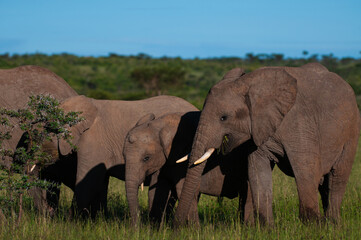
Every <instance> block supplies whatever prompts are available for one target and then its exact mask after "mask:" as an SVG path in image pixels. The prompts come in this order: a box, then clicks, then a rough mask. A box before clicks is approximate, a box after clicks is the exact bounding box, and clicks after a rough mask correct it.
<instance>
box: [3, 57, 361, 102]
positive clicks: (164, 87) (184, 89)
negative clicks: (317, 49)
mask: <svg viewBox="0 0 361 240" xmlns="http://www.w3.org/2000/svg"><path fill="white" fill-rule="evenodd" d="M309 62H320V63H322V64H324V65H325V66H326V67H327V68H328V69H329V70H330V71H333V72H336V73H337V74H339V75H340V76H341V77H342V78H344V79H345V80H346V81H347V82H349V83H350V85H351V86H352V87H353V89H354V90H355V92H356V94H357V95H359V96H360V97H358V99H359V101H360V103H361V58H359V59H354V58H342V59H338V58H335V57H334V56H333V55H332V54H329V55H323V56H318V55H317V54H309V53H308V52H307V51H304V53H303V57H302V58H285V57H284V56H283V55H282V54H269V55H268V54H258V55H254V54H252V53H249V54H246V56H245V57H244V58H238V57H227V58H209V59H198V58H195V59H181V58H169V57H162V58H152V57H150V56H148V55H146V54H138V55H136V56H121V55H117V54H109V56H106V57H78V56H75V55H70V54H60V55H51V56H48V55H44V54H30V55H27V54H26V55H12V56H10V55H8V54H3V55H0V68H13V67H17V66H21V65H39V66H43V67H45V68H48V69H50V70H51V71H53V72H55V73H56V74H58V75H59V76H61V77H62V78H64V79H65V80H66V81H67V82H68V83H69V84H70V86H72V87H73V88H74V89H75V90H76V91H77V92H78V93H79V94H83V95H86V96H88V97H93V98H97V99H124V100H135V99H143V98H147V97H150V96H153V95H156V94H170V95H175V96H179V97H182V98H184V99H186V100H187V101H189V102H191V103H193V104H194V105H195V106H197V107H198V108H201V107H202V105H203V101H204V98H205V96H206V95H207V93H208V90H209V88H210V87H211V86H213V85H214V84H215V83H216V82H218V81H219V80H220V79H221V78H222V76H223V75H224V74H225V73H226V72H227V71H229V70H230V69H232V68H235V67H242V68H244V69H245V71H246V72H250V71H253V70H255V69H257V68H259V67H262V66H301V65H303V64H306V63H309Z"/></svg>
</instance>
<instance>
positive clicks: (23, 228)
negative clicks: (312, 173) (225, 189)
mask: <svg viewBox="0 0 361 240" xmlns="http://www.w3.org/2000/svg"><path fill="white" fill-rule="evenodd" d="M360 150H361V144H359V149H358V153H357V155H356V159H355V163H354V166H353V169H352V173H351V177H350V180H349V184H348V186H347V190H346V194H345V197H344V200H343V204H342V209H341V221H340V223H339V224H337V225H336V224H332V223H327V222H326V223H323V224H316V223H308V224H304V223H302V222H301V221H300V220H299V218H298V198H297V191H296V185H295V182H294V179H293V178H290V177H287V176H286V175H284V174H283V173H281V172H280V171H279V170H278V169H277V168H276V169H275V170H274V173H273V185H274V201H273V209H274V219H275V226H274V227H273V228H262V227H260V226H259V225H256V226H245V225H243V224H241V223H240V222H239V220H238V216H237V206H238V200H237V199H233V200H229V199H226V198H225V199H224V200H223V202H222V203H221V204H220V203H218V201H217V199H216V198H214V197H209V196H205V195H203V196H202V197H201V200H200V203H199V214H200V219H201V227H200V228H198V229H192V228H187V227H185V228H181V229H179V230H174V229H172V227H171V225H170V224H165V225H164V226H163V227H162V228H161V229H159V230H158V229H154V228H153V227H152V226H151V224H149V222H148V219H147V189H145V190H144V191H143V192H140V205H141V214H142V218H141V219H142V225H141V227H139V228H138V229H133V228H132V227H131V226H130V223H129V214H128V206H127V201H126V197H125V188H124V182H122V181H118V180H116V179H113V178H112V179H111V181H110V186H109V197H108V202H109V215H110V216H109V217H108V218H105V217H102V216H100V217H99V218H98V219H96V220H95V221H81V220H71V219H69V218H68V209H69V207H70V204H71V198H72V192H71V191H70V190H69V189H67V188H66V187H62V188H63V189H62V190H63V191H62V196H61V201H60V209H59V214H58V216H57V217H55V218H53V219H51V218H49V217H44V216H40V215H38V214H36V212H35V210H34V209H32V208H31V207H30V206H28V208H27V209H28V210H27V211H26V212H25V215H24V218H23V221H22V222H21V223H20V224H19V226H16V224H15V220H14V219H13V218H11V217H8V218H7V219H3V220H2V223H1V224H0V228H1V232H0V238H1V239H86V240H91V239H360V238H361V181H360V180H359V176H361V151H360Z"/></svg>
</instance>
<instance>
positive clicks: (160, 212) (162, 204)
mask: <svg viewBox="0 0 361 240" xmlns="http://www.w3.org/2000/svg"><path fill="white" fill-rule="evenodd" d="M153 179H156V180H153ZM171 190H172V187H171V186H170V184H169V183H168V181H167V180H166V179H165V178H164V177H161V176H160V177H156V176H152V180H151V185H150V186H149V192H148V201H149V209H150V210H149V217H150V219H151V221H153V222H156V223H162V222H163V218H164V213H165V211H166V208H167V205H168V201H169V199H170V197H171V192H172V191H171Z"/></svg>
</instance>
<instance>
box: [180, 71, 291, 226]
mask: <svg viewBox="0 0 361 240" xmlns="http://www.w3.org/2000/svg"><path fill="white" fill-rule="evenodd" d="M296 93H297V81H296V79H295V78H294V77H292V76H291V75H290V74H289V73H288V72H287V71H286V70H285V69H284V68H263V69H259V70H256V71H254V72H252V73H248V74H244V72H243V71H242V70H241V69H239V68H237V69H233V70H231V71H230V72H228V73H227V74H226V75H225V76H224V78H223V80H222V81H220V82H219V83H217V84H216V85H214V86H213V87H212V88H211V90H210V91H209V93H208V95H207V98H206V100H205V103H204V107H203V110H202V113H201V117H200V121H199V124H198V128H197V130H196V134H195V137H194V140H193V146H192V151H191V154H190V158H189V163H188V164H189V165H188V166H189V168H188V171H187V175H186V180H185V183H184V185H183V190H182V194H181V197H180V202H179V205H178V208H177V211H176V215H175V217H176V221H177V222H176V224H184V222H185V221H186V217H187V214H188V211H189V208H190V203H191V201H192V199H193V198H195V197H196V196H197V194H198V190H199V186H200V177H201V173H202V171H203V168H204V164H201V165H194V163H196V164H198V163H200V161H204V160H206V158H207V157H208V156H209V155H210V154H211V153H212V152H213V151H214V150H215V149H217V148H218V149H220V148H221V149H222V150H223V151H224V153H228V152H230V151H232V149H234V148H236V147H237V146H239V145H240V144H242V143H244V142H246V141H247V140H250V139H253V141H254V143H255V144H256V146H258V147H259V146H260V145H262V144H263V143H264V142H265V141H267V139H268V138H269V137H271V136H272V135H273V134H274V133H275V132H276V130H277V128H278V126H279V125H280V124H281V122H282V119H283V117H284V116H285V115H286V114H287V112H288V111H289V110H290V109H291V107H292V106H293V104H294V102H295V100H296ZM202 156H203V157H202ZM204 156H205V157H204ZM198 159H200V160H199V161H197V160H198Z"/></svg>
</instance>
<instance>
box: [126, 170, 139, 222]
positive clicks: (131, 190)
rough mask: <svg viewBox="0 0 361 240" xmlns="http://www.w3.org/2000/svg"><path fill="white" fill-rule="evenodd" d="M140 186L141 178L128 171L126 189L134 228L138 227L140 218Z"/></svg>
mask: <svg viewBox="0 0 361 240" xmlns="http://www.w3.org/2000/svg"><path fill="white" fill-rule="evenodd" d="M127 170H129V169H127ZM139 184H140V179H139V176H138V175H136V174H132V173H130V171H126V178H125V189H126V194H127V201H128V206H129V211H130V218H131V222H132V225H133V226H135V225H137V223H138V218H139V203H138V188H139Z"/></svg>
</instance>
